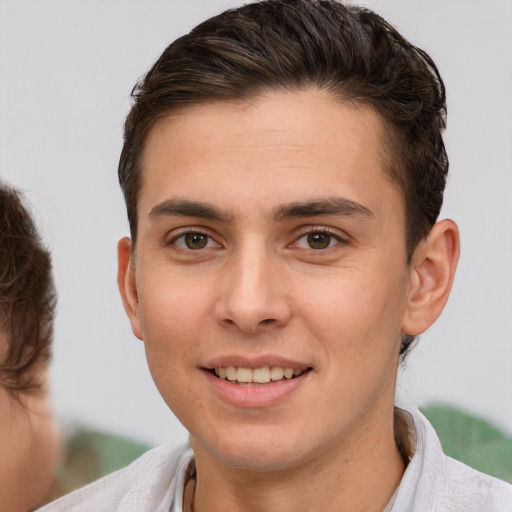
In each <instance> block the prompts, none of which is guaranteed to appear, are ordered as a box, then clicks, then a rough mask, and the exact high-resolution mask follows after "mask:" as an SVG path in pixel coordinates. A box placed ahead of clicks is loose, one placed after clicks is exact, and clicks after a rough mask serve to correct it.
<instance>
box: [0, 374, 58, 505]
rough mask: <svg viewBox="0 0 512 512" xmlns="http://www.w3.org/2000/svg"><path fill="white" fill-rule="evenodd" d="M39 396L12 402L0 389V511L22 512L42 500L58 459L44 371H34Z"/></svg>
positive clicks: (25, 396)
mask: <svg viewBox="0 0 512 512" xmlns="http://www.w3.org/2000/svg"><path fill="white" fill-rule="evenodd" d="M36 372H37V374H38V375H37V378H38V380H39V381H40V382H42V387H41V389H40V390H39V392H37V393H34V394H31V395H27V394H21V395H20V396H19V400H16V399H15V398H14V397H13V396H12V394H11V393H10V392H9V391H7V390H6V389H4V388H3V387H2V386H0V411H1V414H0V453H1V454H2V457H1V459H0V510H5V511H10V512H25V511H26V510H28V509H32V507H34V506H36V505H37V504H38V503H40V502H41V500H43V499H44V498H45V497H46V495H47V493H48V491H49V489H50V486H51V484H52V482H53V480H54V475H55V467H56V465H57V462H58V459H59V455H60V441H59V436H58V432H57V426H56V422H55V419H54V417H53V413H52V411H51V407H50V404H49V399H48V393H47V386H46V382H45V380H46V368H43V367H40V368H38V369H37V370H36Z"/></svg>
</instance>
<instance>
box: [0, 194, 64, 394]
mask: <svg viewBox="0 0 512 512" xmlns="http://www.w3.org/2000/svg"><path fill="white" fill-rule="evenodd" d="M55 306H56V293H55V287H54V283H53V277H52V265H51V258H50V254H49V252H48V250H47V249H46V248H45V247H44V246H43V244H42V241H41V238H40V236H39V234H38V232H37V229H36V226H35V223H34V220H33V218H32V216H31V215H30V213H29V211H28V209H27V208H26V207H25V206H24V204H23V200H22V196H21V194H20V193H19V192H18V191H17V190H15V189H13V188H11V187H8V186H5V185H2V184H0V336H1V337H2V338H3V341H4V343H3V345H4V346H2V345H0V347H2V352H0V386H3V387H4V388H5V389H7V390H9V391H11V392H12V393H13V394H14V395H16V394H17V393H19V392H33V391H37V390H38V389H39V387H40V382H38V380H37V375H38V372H37V371H36V367H37V365H38V364H39V363H41V362H42V363H45V362H47V361H48V359H49V357H50V346H51V341H52V337H53V319H54V315H55Z"/></svg>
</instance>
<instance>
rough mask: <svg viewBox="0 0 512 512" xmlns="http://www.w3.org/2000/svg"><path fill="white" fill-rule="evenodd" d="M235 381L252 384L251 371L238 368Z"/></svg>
mask: <svg viewBox="0 0 512 512" xmlns="http://www.w3.org/2000/svg"><path fill="white" fill-rule="evenodd" d="M236 380H237V381H238V382H252V370H251V369H250V368H238V370H237V371H236Z"/></svg>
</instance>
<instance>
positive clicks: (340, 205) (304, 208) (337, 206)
mask: <svg viewBox="0 0 512 512" xmlns="http://www.w3.org/2000/svg"><path fill="white" fill-rule="evenodd" d="M321 215H335V216H343V217H354V216H363V217H374V214H373V212H372V211H371V210H370V209H369V208H367V207H366V206H364V205H362V204H360V203H356V202H355V201H350V200H349V199H344V198H341V197H329V198H326V199H314V200H311V201H304V202H294V203H290V204H284V205H281V206H279V207H277V208H276V210H275V212H274V215H273V218H274V220H276V221H279V220H284V219H289V218H294V217H315V216H321Z"/></svg>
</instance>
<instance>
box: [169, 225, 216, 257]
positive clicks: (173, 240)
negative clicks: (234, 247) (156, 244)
mask: <svg viewBox="0 0 512 512" xmlns="http://www.w3.org/2000/svg"><path fill="white" fill-rule="evenodd" d="M188 235H202V236H204V237H205V238H206V239H207V242H206V243H207V245H206V246H205V247H199V248H196V249H192V248H190V247H180V246H179V245H178V244H177V241H178V240H180V239H183V240H185V237H187V236H188ZM211 242H214V243H215V244H216V245H217V246H219V244H218V243H217V242H215V240H214V239H213V237H211V236H210V235H209V234H207V233H205V232H204V230H201V229H195V228H187V230H186V231H183V232H181V233H179V234H178V235H175V236H173V237H172V238H171V240H169V242H167V244H166V245H168V246H174V248H176V250H180V251H191V252H195V251H200V250H201V249H205V248H208V249H210V247H208V244H210V243H211ZM184 244H185V245H186V242H184Z"/></svg>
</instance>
